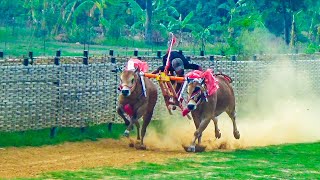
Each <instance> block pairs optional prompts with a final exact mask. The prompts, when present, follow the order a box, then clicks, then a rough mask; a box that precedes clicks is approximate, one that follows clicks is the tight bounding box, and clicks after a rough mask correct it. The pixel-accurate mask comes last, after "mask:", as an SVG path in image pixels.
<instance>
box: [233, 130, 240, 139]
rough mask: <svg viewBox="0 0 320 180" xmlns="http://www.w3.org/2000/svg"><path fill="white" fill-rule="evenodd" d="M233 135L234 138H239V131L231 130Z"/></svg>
mask: <svg viewBox="0 0 320 180" xmlns="http://www.w3.org/2000/svg"><path fill="white" fill-rule="evenodd" d="M233 136H234V138H236V139H240V133H239V131H233Z"/></svg>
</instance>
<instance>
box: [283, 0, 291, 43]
mask: <svg viewBox="0 0 320 180" xmlns="http://www.w3.org/2000/svg"><path fill="white" fill-rule="evenodd" d="M282 12H283V24H284V40H285V42H286V44H287V45H289V43H290V20H289V18H288V14H287V6H286V0H282Z"/></svg>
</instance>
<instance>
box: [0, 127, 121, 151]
mask: <svg viewBox="0 0 320 180" xmlns="http://www.w3.org/2000/svg"><path fill="white" fill-rule="evenodd" d="M124 128H125V126H124V125H123V124H113V126H112V131H111V132H110V131H108V128H107V125H105V124H102V125H97V126H91V127H87V128H85V129H84V131H83V132H82V131H81V130H80V128H57V133H56V136H55V137H54V138H51V137H50V129H49V128H47V129H41V130H28V131H22V132H0V137H1V138H0V147H11V146H14V147H22V146H42V145H54V144H59V143H63V142H75V141H83V140H93V141H95V140H97V139H98V138H114V139H118V138H119V137H120V136H121V133H122V132H123V130H124Z"/></svg>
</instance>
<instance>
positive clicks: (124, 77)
mask: <svg viewBox="0 0 320 180" xmlns="http://www.w3.org/2000/svg"><path fill="white" fill-rule="evenodd" d="M120 79H121V85H120V90H121V94H120V95H119V101H118V109H117V112H118V114H119V115H120V116H121V117H122V118H123V120H124V121H125V123H126V125H128V126H127V129H126V130H125V132H124V136H126V137H129V133H130V130H132V128H133V124H135V125H136V127H137V140H140V124H139V122H138V120H139V119H140V118H141V117H143V124H142V128H141V143H140V146H139V147H137V148H139V149H145V148H146V147H145V145H144V143H143V139H144V136H145V134H146V129H147V126H148V125H149V123H150V121H151V118H152V115H153V110H154V107H155V105H156V102H157V97H158V95H157V87H156V86H155V84H154V83H153V82H152V81H151V80H150V79H148V78H145V77H142V79H143V81H144V84H145V92H144V90H143V89H144V88H143V86H142V83H143V82H142V81H141V77H140V75H139V70H136V71H132V70H125V71H123V73H122V74H121V77H120ZM125 113H126V114H127V116H126V115H125ZM130 146H133V144H132V143H131V144H130Z"/></svg>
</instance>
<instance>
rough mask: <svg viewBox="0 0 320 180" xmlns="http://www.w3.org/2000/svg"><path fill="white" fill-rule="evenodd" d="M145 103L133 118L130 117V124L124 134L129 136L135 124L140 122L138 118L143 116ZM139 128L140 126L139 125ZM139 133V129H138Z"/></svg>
mask: <svg viewBox="0 0 320 180" xmlns="http://www.w3.org/2000/svg"><path fill="white" fill-rule="evenodd" d="M145 108H146V107H145V105H144V106H141V107H140V108H139V109H138V110H137V111H136V112H135V113H134V114H133V116H132V118H131V119H130V124H129V125H128V127H127V129H126V130H125V131H124V136H126V137H129V134H130V130H132V128H133V125H134V124H136V123H138V119H139V118H140V117H141V116H142V114H143V111H144V110H145ZM137 128H138V126H137ZM139 129H140V125H139ZM138 134H139V131H138Z"/></svg>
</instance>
